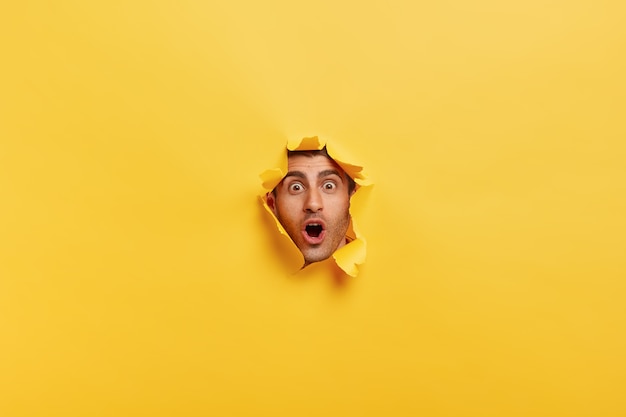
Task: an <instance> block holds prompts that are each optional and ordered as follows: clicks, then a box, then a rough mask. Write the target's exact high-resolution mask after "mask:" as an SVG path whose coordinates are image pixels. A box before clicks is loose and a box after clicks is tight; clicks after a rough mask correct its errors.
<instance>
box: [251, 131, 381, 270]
mask: <svg viewBox="0 0 626 417" xmlns="http://www.w3.org/2000/svg"><path fill="white" fill-rule="evenodd" d="M324 147H326V151H327V152H328V155H329V156H330V157H331V158H332V159H333V160H334V161H335V162H336V163H337V165H339V166H340V167H341V168H342V169H343V170H344V171H345V172H346V174H348V175H349V176H350V177H351V178H352V179H353V180H354V181H355V182H356V183H357V185H358V186H357V188H356V191H355V194H354V195H353V196H352V197H351V207H350V217H351V221H350V226H349V228H348V232H347V235H348V238H349V239H352V240H351V241H350V242H348V243H346V244H345V245H344V246H343V247H341V248H339V249H337V250H336V251H335V252H334V253H333V254H332V258H333V259H334V261H335V263H336V264H337V266H338V267H339V268H341V269H342V270H343V271H344V272H345V273H346V274H348V275H349V276H351V277H356V276H357V275H358V265H362V264H363V263H364V262H365V257H366V241H365V238H364V237H363V236H362V235H361V233H360V232H359V229H358V228H357V227H356V220H355V217H358V214H357V212H358V211H359V207H358V206H359V205H360V204H352V203H353V200H352V199H353V198H354V196H355V195H356V193H358V192H359V189H360V188H361V187H368V186H370V185H372V183H371V182H370V181H369V179H368V177H367V175H366V173H365V171H364V170H363V167H362V166H361V165H357V164H355V163H353V162H348V161H350V160H351V158H349V157H348V154H347V153H346V152H345V151H343V150H342V149H340V148H339V147H338V146H337V145H336V144H335V143H330V142H328V141H327V140H325V139H320V138H319V137H317V136H311V137H305V138H301V139H290V140H288V141H287V148H286V150H288V151H310V150H322V149H323V148H324ZM279 160H280V166H279V167H275V168H270V169H267V170H265V171H264V172H263V173H262V174H261V175H260V178H261V181H262V186H263V188H264V189H265V192H264V193H263V194H262V195H261V196H260V200H261V203H262V204H263V207H264V208H265V210H266V211H267V212H268V213H269V214H270V215H271V216H272V217H273V218H274V222H275V224H276V227H277V229H278V231H279V232H280V234H281V235H282V236H284V237H287V238H288V239H289V241H290V242H291V244H292V245H293V247H294V248H295V249H297V252H298V253H299V254H300V255H302V254H301V252H300V250H299V249H298V248H297V246H296V244H295V243H294V242H293V240H292V239H291V237H290V236H289V234H288V233H287V232H286V230H285V228H284V227H283V225H282V224H281V223H280V221H279V220H278V218H276V216H275V215H274V212H273V211H272V209H271V208H270V207H269V206H268V204H267V193H269V192H271V191H272V190H273V189H274V188H275V187H276V186H277V185H278V184H279V183H280V182H281V181H282V179H283V178H284V177H285V175H287V170H288V162H289V161H288V158H287V152H286V151H285V152H283V154H282V156H281V158H280V159H279ZM300 260H301V261H302V263H301V264H300V265H302V264H303V263H304V257H303V256H301V257H300Z"/></svg>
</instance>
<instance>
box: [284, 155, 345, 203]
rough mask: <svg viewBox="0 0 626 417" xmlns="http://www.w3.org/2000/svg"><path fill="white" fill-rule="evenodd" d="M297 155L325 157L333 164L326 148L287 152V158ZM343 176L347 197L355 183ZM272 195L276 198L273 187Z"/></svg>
mask: <svg viewBox="0 0 626 417" xmlns="http://www.w3.org/2000/svg"><path fill="white" fill-rule="evenodd" d="M297 155H304V156H308V157H311V158H312V157H314V156H318V155H321V156H325V157H326V158H328V159H330V160H331V161H333V162H335V160H334V159H333V158H331V157H330V155H328V151H327V150H326V146H324V147H323V148H322V149H319V150H318V149H313V150H309V151H290V150H287V158H289V157H290V156H297ZM344 174H345V175H346V180H347V181H348V195H351V194H352V192H353V191H354V190H355V189H356V182H354V180H353V179H352V177H351V176H350V175H348V174H347V173H345V171H344ZM272 194H274V196H276V187H274V189H273V190H272Z"/></svg>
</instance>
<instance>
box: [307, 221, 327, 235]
mask: <svg viewBox="0 0 626 417" xmlns="http://www.w3.org/2000/svg"><path fill="white" fill-rule="evenodd" d="M304 230H305V231H306V234H307V235H309V236H311V237H319V236H320V234H322V232H323V231H324V228H323V227H322V225H321V224H317V223H311V224H307V225H306V227H305V228H304Z"/></svg>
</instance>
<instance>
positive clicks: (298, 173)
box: [285, 169, 341, 179]
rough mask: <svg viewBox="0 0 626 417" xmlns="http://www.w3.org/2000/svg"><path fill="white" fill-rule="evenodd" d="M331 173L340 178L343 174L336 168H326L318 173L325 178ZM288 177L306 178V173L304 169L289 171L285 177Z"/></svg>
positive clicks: (318, 175) (319, 176)
mask: <svg viewBox="0 0 626 417" xmlns="http://www.w3.org/2000/svg"><path fill="white" fill-rule="evenodd" d="M329 175H336V176H338V177H339V178H341V174H340V173H339V171H337V170H336V169H325V170H323V171H320V172H319V173H318V174H317V178H324V177H328V176H329ZM287 177H298V178H302V179H306V175H305V174H304V172H302V171H289V172H288V173H287V175H285V178H287Z"/></svg>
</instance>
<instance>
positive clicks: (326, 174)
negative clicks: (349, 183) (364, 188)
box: [317, 169, 341, 178]
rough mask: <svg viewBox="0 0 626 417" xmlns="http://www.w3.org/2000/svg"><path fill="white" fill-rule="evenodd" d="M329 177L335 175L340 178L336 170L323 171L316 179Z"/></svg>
mask: <svg viewBox="0 0 626 417" xmlns="http://www.w3.org/2000/svg"><path fill="white" fill-rule="evenodd" d="M329 175H336V176H338V177H339V178H341V174H339V171H337V170H336V169H325V170H324V171H322V172H320V173H319V174H317V178H323V177H328V176H329Z"/></svg>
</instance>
